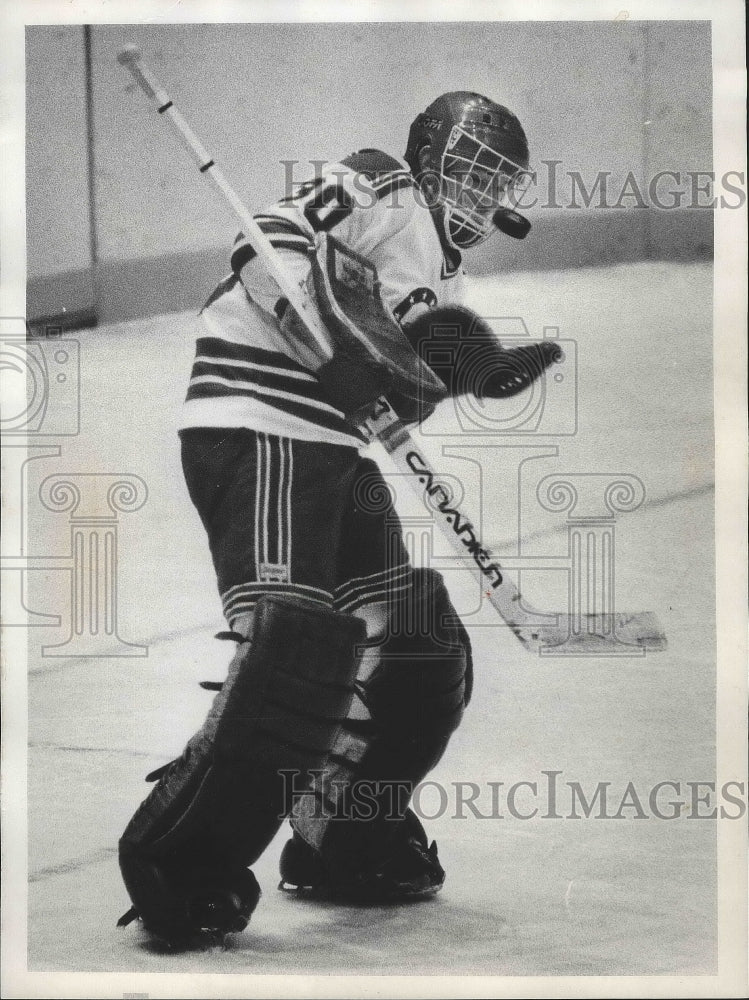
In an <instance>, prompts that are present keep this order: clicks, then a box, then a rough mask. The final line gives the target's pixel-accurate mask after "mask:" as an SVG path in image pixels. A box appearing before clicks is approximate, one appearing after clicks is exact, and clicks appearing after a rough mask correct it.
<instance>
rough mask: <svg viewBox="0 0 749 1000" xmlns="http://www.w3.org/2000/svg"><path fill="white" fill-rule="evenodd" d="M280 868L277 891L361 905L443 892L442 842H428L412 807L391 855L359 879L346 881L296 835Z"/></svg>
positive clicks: (363, 871)
mask: <svg viewBox="0 0 749 1000" xmlns="http://www.w3.org/2000/svg"><path fill="white" fill-rule="evenodd" d="M280 868H281V881H280V883H279V886H278V887H279V889H281V890H282V891H283V892H289V893H297V894H298V895H304V896H308V897H311V898H318V899H333V900H336V899H340V900H342V901H350V902H357V903H372V904H376V903H387V902H407V901H409V900H418V899H426V898H428V897H429V896H433V895H434V894H435V893H437V892H439V891H440V889H441V888H442V886H443V884H444V881H445V871H444V869H443V867H442V865H441V864H440V863H439V859H438V857H437V844H436V843H435V842H434V841H432V843H431V844H429V843H428V840H427V836H426V832H425V831H424V827H423V826H422V825H421V823H420V822H419V820H418V818H417V816H416V814H415V813H414V812H412V810H410V809H409V810H407V812H406V815H405V817H404V818H403V820H402V821H401V826H400V829H399V831H398V834H397V835H396V836H394V837H393V838H392V839H391V843H390V844H389V845H388V849H387V852H386V853H384V854H383V855H382V856H380V857H379V858H377V859H368V860H367V862H366V863H365V864H364V865H363V866H362V867H361V868H360V869H359V870H358V871H357V872H356V874H354V875H346V876H343V877H342V876H341V875H340V874H339V873H338V872H337V866H336V865H335V862H334V860H329V861H328V863H327V864H326V862H325V860H324V859H323V856H322V855H321V854H320V853H319V852H318V851H316V850H315V849H314V848H312V847H310V846H309V844H307V843H306V841H304V840H303V839H302V838H301V837H300V836H299V834H298V833H297V832H296V831H294V834H293V836H292V837H291V839H290V840H288V841H287V842H286V844H285V846H284V849H283V852H282V853H281V865H280Z"/></svg>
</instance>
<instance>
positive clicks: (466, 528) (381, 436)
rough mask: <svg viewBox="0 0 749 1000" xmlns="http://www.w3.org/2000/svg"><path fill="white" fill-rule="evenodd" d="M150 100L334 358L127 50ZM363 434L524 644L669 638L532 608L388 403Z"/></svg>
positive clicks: (257, 236)
mask: <svg viewBox="0 0 749 1000" xmlns="http://www.w3.org/2000/svg"><path fill="white" fill-rule="evenodd" d="M117 58H118V62H119V63H120V64H121V65H122V66H124V67H126V68H127V69H128V70H129V71H130V73H131V74H132V76H133V77H134V79H135V81H136V83H137V84H138V85H139V87H140V88H141V89H142V90H143V91H144V92H145V94H146V95H147V96H148V97H149V98H151V99H152V100H154V101H155V102H156V105H157V110H158V112H159V114H163V115H165V116H166V117H167V118H168V119H169V121H170V122H171V123H172V125H173V126H174V129H175V131H176V133H177V135H178V136H179V138H180V139H181V141H182V142H183V144H184V145H185V146H186V148H187V150H188V151H189V152H190V153H191V154H192V156H193V157H194V158H195V160H196V161H197V163H198V167H199V169H200V172H201V173H202V174H206V175H207V176H208V177H210V178H211V180H212V181H213V183H214V184H215V185H216V187H217V188H218V189H219V191H220V192H221V194H222V195H223V196H224V198H225V199H226V201H227V202H228V203H229V205H230V206H231V208H232V209H233V210H234V213H235V214H236V216H237V218H238V219H239V220H240V221H241V223H242V227H243V232H244V234H245V236H246V238H247V239H248V240H249V241H250V242H251V243H252V246H253V248H254V250H255V252H256V254H257V256H258V258H259V259H260V260H261V261H262V262H263V263H264V265H265V267H267V269H268V271H269V272H270V274H271V275H272V277H273V278H274V280H275V281H276V283H277V284H278V286H279V288H280V290H281V292H282V293H283V295H284V296H285V298H286V299H287V300H288V302H289V304H290V305H291V306H292V308H293V309H294V310H295V312H296V313H297V315H298V316H299V318H300V319H301V321H302V322H303V323H304V325H305V326H306V327H307V329H308V330H309V332H310V334H311V335H312V337H313V338H314V340H315V341H316V343H317V344H318V346H319V348H320V350H321V351H322V355H323V357H325V358H330V356H331V348H330V345H329V342H328V338H327V335H326V332H325V330H324V328H323V326H322V323H321V321H320V319H319V317H318V316H317V314H316V313H315V312H314V310H313V309H311V308H310V305H309V303H308V300H307V299H306V298H305V296H304V294H303V292H302V289H301V287H300V286H299V285H297V284H295V282H294V281H293V279H291V278H290V277H289V275H288V274H287V272H286V270H285V268H284V266H283V263H282V261H281V258H280V256H279V255H278V254H277V253H276V251H275V250H274V248H273V247H272V245H271V244H270V241H269V240H268V238H267V237H266V235H265V234H264V233H263V231H262V230H261V229H260V227H259V226H258V224H257V223H256V222H255V220H254V218H253V217H252V215H251V214H250V212H249V211H248V209H247V208H246V207H245V205H244V204H243V203H242V201H241V199H240V198H239V196H238V195H237V193H236V192H235V191H234V189H233V188H232V186H231V185H230V184H229V182H228V181H227V179H226V177H225V176H224V174H223V172H222V171H221V169H220V168H219V167H218V166H217V165H216V164H215V162H214V160H213V159H212V157H211V156H210V155H209V154H208V153H207V151H206V150H205V148H204V147H203V145H202V143H201V142H200V140H199V139H198V138H197V136H196V135H195V133H194V132H193V131H192V129H191V128H190V126H189V125H188V124H187V122H186V121H185V119H184V118H183V117H182V115H181V114H180V112H179V110H178V109H177V108H176V107H175V105H174V102H173V101H172V99H171V98H170V97H169V95H168V94H167V92H166V91H165V90H164V88H163V87H162V86H161V84H160V83H159V82H158V81H157V80H156V78H155V77H154V76H153V74H152V73H151V72H150V70H149V69H147V68H146V67H145V66H144V64H143V62H142V60H141V53H140V50H139V49H138V48H137V47H136V46H127V47H126V48H124V49H123V50H122V51H121V52H120V53H119V55H118V57H117ZM362 429H363V430H364V431H365V433H366V434H367V436H368V437H369V438H370V439H376V440H378V441H379V442H380V443H381V444H382V446H383V447H384V448H385V451H386V452H387V453H388V454H389V455H390V457H391V459H392V460H393V462H394V464H395V465H396V467H397V468H398V470H399V471H400V472H402V473H404V474H405V475H406V477H407V479H408V482H409V483H411V485H412V486H413V487H414V489H415V490H416V492H417V493H418V495H419V496H421V497H422V498H423V500H424V502H425V504H426V506H427V508H428V509H429V510H431V511H432V513H433V514H434V515H435V521H436V523H437V525H438V526H439V528H440V530H441V531H442V532H443V534H444V535H445V537H446V538H447V539H448V541H449V542H450V545H451V547H452V548H453V549H454V550H455V551H456V553H457V555H458V557H459V559H460V561H461V562H462V563H463V565H464V566H465V567H466V568H467V569H469V570H470V571H471V572H472V573H473V574H474V576H475V577H476V578H477V579H478V580H479V582H480V583H481V586H482V590H483V592H484V594H485V595H486V597H487V598H488V599H489V601H490V602H491V604H492V606H493V607H494V608H495V609H496V610H497V611H498V612H499V614H500V616H501V617H502V618H503V619H504V621H505V622H506V623H507V625H508V626H509V627H510V628H511V629H512V631H513V632H514V634H515V635H516V636H517V638H518V639H519V640H520V642H521V643H522V644H523V645H524V646H525V647H526V648H527V649H529V650H531V651H532V652H537V653H539V652H540V653H543V652H545V651H548V652H553V650H554V649H555V648H556V649H558V648H559V647H562V646H563V647H564V649H565V652H576V653H579V654H580V655H590V654H593V653H601V654H605V653H607V652H614V651H621V649H622V646H625V647H626V646H628V647H637V648H638V649H639V650H640V651H644V650H645V649H650V650H661V649H665V647H666V637H665V634H664V632H663V628H662V627H661V625H660V623H659V622H658V619H657V617H656V616H655V615H654V614H652V613H650V612H640V613H637V614H626V613H620V614H616V615H611V614H583V613H580V614H577V615H575V614H561V613H549V612H540V611H538V610H536V609H534V608H532V607H531V606H530V605H528V604H527V603H526V602H525V601H524V599H523V597H522V595H521V593H520V591H519V589H518V588H517V586H516V585H515V583H514V582H513V581H512V580H511V579H509V578H508V577H507V576H505V573H504V571H503V569H502V566H501V564H500V562H499V560H498V559H497V558H496V557H495V556H494V555H492V553H491V551H490V550H489V549H488V548H487V547H486V546H484V545H483V543H482V542H481V539H480V538H479V536H478V533H477V529H476V528H475V527H474V525H472V524H471V522H470V520H469V519H468V518H467V517H465V516H464V515H463V514H462V513H461V511H460V510H459V509H458V507H457V505H455V504H454V503H453V500H452V497H451V494H450V491H449V490H448V488H447V487H446V486H444V485H443V484H441V482H440V478H439V475H438V474H437V473H436V472H435V471H434V470H433V469H432V468H431V466H430V463H429V462H428V460H427V459H426V457H425V456H424V455H423V454H422V452H421V451H420V449H419V448H418V447H417V445H416V443H415V441H414V440H413V438H412V437H411V435H410V434H409V432H408V430H407V429H406V428H405V427H404V426H403V424H402V423H401V422H400V420H399V419H398V417H397V415H396V414H395V412H394V410H393V409H392V407H391V406H390V404H389V403H388V402H387V400H386V399H385V398H384V397H381V398H380V399H379V400H378V401H377V404H376V406H375V409H374V411H373V414H372V416H371V417H369V418H368V419H367V420H366V421H365V423H364V425H363V427H362Z"/></svg>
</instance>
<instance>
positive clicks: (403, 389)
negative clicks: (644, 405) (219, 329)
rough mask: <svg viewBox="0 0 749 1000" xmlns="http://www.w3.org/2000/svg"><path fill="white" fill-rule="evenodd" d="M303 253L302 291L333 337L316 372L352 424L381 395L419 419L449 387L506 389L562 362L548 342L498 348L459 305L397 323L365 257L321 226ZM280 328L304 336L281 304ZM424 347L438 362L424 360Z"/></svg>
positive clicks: (485, 392) (504, 392)
mask: <svg viewBox="0 0 749 1000" xmlns="http://www.w3.org/2000/svg"><path fill="white" fill-rule="evenodd" d="M311 255H312V267H311V270H310V274H309V277H308V279H307V291H308V293H309V295H310V297H311V298H312V300H313V302H314V303H315V306H316V307H317V309H318V311H319V313H320V318H321V319H322V321H323V323H324V325H325V327H326V329H327V330H328V332H329V334H330V336H331V339H332V341H333V357H332V358H331V359H330V360H329V361H326V362H325V363H324V364H323V365H322V366H321V367H320V368H319V369H318V370H317V372H316V375H317V379H318V381H319V382H320V384H321V385H322V386H323V388H324V389H325V392H326V395H327V396H328V398H329V400H330V401H331V403H333V405H335V406H336V407H337V408H338V409H340V410H341V411H342V412H343V413H345V414H346V416H347V417H348V418H349V419H351V420H352V421H353V422H354V423H358V422H362V421H363V420H364V419H366V417H367V416H368V415H369V413H370V412H371V410H372V407H373V405H374V403H375V401H376V400H377V399H378V398H379V397H380V396H383V395H384V396H387V398H388V402H389V403H390V404H391V406H392V407H393V409H394V410H395V412H396V413H397V414H398V416H399V417H400V419H401V420H402V421H403V422H404V423H410V422H413V421H416V420H424V419H426V417H428V416H430V414H431V413H432V412H433V411H434V408H435V407H436V405H437V403H438V402H440V400H442V399H444V398H445V397H446V396H447V395H448V394H449V395H453V396H455V395H459V394H460V393H464V392H472V393H473V394H475V395H476V396H477V397H478V398H479V399H483V398H485V397H486V398H491V399H502V398H506V397H509V396H514V395H516V394H517V393H519V392H522V390H523V389H526V388H528V386H530V385H531V384H532V383H533V382H534V381H535V380H536V379H537V378H538V377H539V376H540V375H541V374H542V373H543V372H544V371H545V369H546V368H548V366H549V365H550V364H552V363H553V362H555V361H558V360H561V357H562V352H561V349H560V347H559V345H558V344H556V343H555V342H553V341H541V342H540V343H536V344H527V345H525V344H524V345H522V346H520V347H515V348H511V349H509V350H504V349H503V348H502V347H501V345H500V344H499V342H498V341H497V340H496V338H495V337H494V334H493V333H492V330H491V327H490V326H489V325H488V324H487V323H486V322H485V321H484V320H482V319H481V318H480V317H479V316H477V315H476V314H475V313H473V312H472V311H471V310H470V309H466V308H464V307H462V306H444V307H440V308H436V309H432V310H430V311H429V312H427V313H425V314H424V315H422V316H420V317H419V318H418V319H417V320H416V321H415V322H414V323H412V324H410V325H409V326H406V327H404V328H403V329H401V327H400V326H399V325H398V323H397V322H396V320H395V319H394V317H393V315H392V313H391V312H390V310H389V309H388V308H387V306H386V305H385V304H384V302H383V300H382V295H381V288H380V282H379V280H378V277H377V269H376V267H375V266H374V264H372V262H371V261H369V260H368V259H367V258H366V257H363V256H362V255H361V254H358V253H356V252H355V251H353V250H350V249H349V248H348V247H347V246H346V245H345V244H344V243H342V242H341V241H340V240H338V239H336V238H335V237H334V236H330V235H328V234H326V233H321V234H319V235H318V237H317V240H316V243H315V248H314V250H313V251H312V252H311ZM281 326H282V330H283V332H284V334H285V336H286V337H288V338H289V339H301V340H302V341H306V340H308V336H307V331H306V328H305V327H304V324H303V323H302V322H301V320H300V319H299V318H298V317H297V315H296V313H295V312H294V310H293V309H291V308H288V305H287V306H286V308H285V311H284V312H283V313H282V319H281ZM432 347H433V348H434V349H433V350H432V351H431V354H432V356H433V358H434V359H438V358H439V360H433V358H430V348H432ZM446 357H447V358H449V361H447V362H446V361H445V358H446Z"/></svg>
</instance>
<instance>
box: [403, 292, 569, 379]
mask: <svg viewBox="0 0 749 1000" xmlns="http://www.w3.org/2000/svg"><path fill="white" fill-rule="evenodd" d="M403 332H404V333H405V334H406V336H407V337H408V339H409V342H410V344H411V346H412V347H413V349H414V351H416V352H417V353H418V354H419V356H420V357H421V358H422V359H423V360H424V361H425V362H426V363H427V364H428V365H429V366H430V368H431V370H432V371H434V372H435V374H436V375H438V376H439V378H440V379H441V380H442V381H443V382H444V383H445V385H446V386H447V389H448V391H449V393H450V395H451V396H458V395H461V394H464V393H469V392H470V393H472V394H473V395H474V396H476V398H477V399H508V398H509V397H510V396H516V395H517V394H518V393H519V392H523V390H524V389H527V388H529V386H531V385H532V384H533V383H534V382H535V381H536V379H538V378H540V377H541V375H543V373H544V372H545V371H546V369H547V368H548V367H549V366H550V365H552V364H555V363H558V362H560V361H562V360H563V359H564V352H563V351H562V349H561V347H560V346H559V344H558V343H557V342H556V341H554V340H541V341H537V342H535V343H533V342H531V343H528V344H522V345H520V346H518V347H510V348H503V347H502V345H501V344H500V343H499V341H498V340H497V338H496V337H495V336H494V333H493V331H492V328H491V327H490V326H489V324H488V323H487V322H486V321H485V320H483V319H481V317H480V316H477V315H476V313H474V312H472V311H471V310H470V309H466V308H465V307H464V306H444V307H441V308H436V309H432V310H430V311H429V312H428V313H424V314H423V315H422V316H419V318H418V319H417V320H416V321H415V322H414V323H411V324H410V325H409V326H407V327H404V331H403Z"/></svg>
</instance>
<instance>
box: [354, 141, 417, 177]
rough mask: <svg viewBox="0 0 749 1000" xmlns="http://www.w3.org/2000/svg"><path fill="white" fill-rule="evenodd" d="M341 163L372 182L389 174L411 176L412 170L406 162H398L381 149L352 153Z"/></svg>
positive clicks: (361, 150)
mask: <svg viewBox="0 0 749 1000" xmlns="http://www.w3.org/2000/svg"><path fill="white" fill-rule="evenodd" d="M341 163H342V164H343V165H344V166H345V167H348V168H349V170H354V171H356V173H357V174H364V176H365V177H366V178H367V179H368V180H370V181H375V180H380V179H384V177H385V176H386V175H388V174H394V173H398V174H401V173H402V174H410V173H411V170H410V168H409V166H408V164H407V163H406V162H405V160H398V159H396V158H395V157H394V156H390V155H389V154H388V153H383V152H382V150H381V149H360V150H359V151H358V152H357V153H351V155H350V156H347V157H346V158H345V159H343V160H341Z"/></svg>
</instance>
